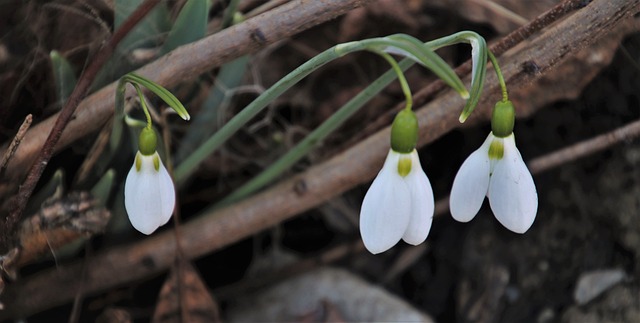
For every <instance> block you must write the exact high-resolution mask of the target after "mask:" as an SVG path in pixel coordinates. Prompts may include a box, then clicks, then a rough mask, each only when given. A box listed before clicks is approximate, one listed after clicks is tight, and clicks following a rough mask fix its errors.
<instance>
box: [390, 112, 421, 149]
mask: <svg viewBox="0 0 640 323" xmlns="http://www.w3.org/2000/svg"><path fill="white" fill-rule="evenodd" d="M417 143H418V118H417V117H416V114H415V113H413V111H411V110H409V109H404V110H402V111H400V112H399V113H398V115H397V116H396V118H395V119H394V120H393V125H392V126H391V149H393V150H394V151H396V152H399V153H403V154H408V153H410V152H412V151H413V149H414V148H416V144H417Z"/></svg>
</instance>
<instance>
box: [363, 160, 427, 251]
mask: <svg viewBox="0 0 640 323" xmlns="http://www.w3.org/2000/svg"><path fill="white" fill-rule="evenodd" d="M433 208H434V201H433V190H432V189H431V183H429V179H428V178H427V175H426V174H425V173H424V171H423V170H422V167H421V165H420V159H419V158H418V153H417V152H416V150H415V149H414V150H413V151H412V152H411V153H408V154H402V153H398V152H395V151H393V149H390V150H389V154H388V155H387V159H386V160H385V162H384V166H382V170H380V172H379V173H378V176H377V177H376V178H375V180H374V181H373V183H372V184H371V187H370V188H369V191H367V194H366V195H365V197H364V200H363V201H362V208H361V210H360V234H361V236H362V241H363V242H364V245H365V247H366V248H367V250H369V252H371V253H373V254H377V253H381V252H384V251H386V250H388V249H389V248H391V247H393V246H394V245H395V244H396V243H398V241H400V239H402V240H404V241H405V242H407V243H409V244H412V245H418V244H420V243H422V242H424V240H425V239H427V235H428V234H429V230H430V229H431V222H432V220H433Z"/></svg>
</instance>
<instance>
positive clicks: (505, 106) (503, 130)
mask: <svg viewBox="0 0 640 323" xmlns="http://www.w3.org/2000/svg"><path fill="white" fill-rule="evenodd" d="M515 116H516V112H515V108H514V107H513V103H511V101H508V100H507V101H500V102H498V103H496V105H495V107H494V108H493V115H492V116H491V131H492V132H493V134H494V135H495V136H496V137H498V138H504V137H507V136H509V135H510V134H511V133H513V124H514V122H515Z"/></svg>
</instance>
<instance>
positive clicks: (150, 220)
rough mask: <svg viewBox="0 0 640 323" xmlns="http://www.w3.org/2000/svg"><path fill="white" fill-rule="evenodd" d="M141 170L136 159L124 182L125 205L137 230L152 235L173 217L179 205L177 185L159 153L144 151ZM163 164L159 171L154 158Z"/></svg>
mask: <svg viewBox="0 0 640 323" xmlns="http://www.w3.org/2000/svg"><path fill="white" fill-rule="evenodd" d="M136 158H140V160H141V167H140V170H139V171H137V170H136V165H135V162H134V164H133V167H131V170H130V171H129V174H128V175H127V180H126V182H125V184H124V205H125V208H126V209H127V214H128V215H129V221H131V225H133V227H134V228H136V230H138V231H140V232H142V233H144V234H151V233H153V231H155V230H156V229H157V228H158V227H160V226H162V225H164V224H165V223H167V222H168V221H169V219H170V218H171V214H172V213H173V208H174V206H175V202H176V197H175V188H174V186H173V181H172V180H171V176H169V173H168V172H167V169H166V168H165V167H164V165H163V164H162V161H161V160H160V157H159V156H158V153H155V154H153V155H151V156H144V155H142V154H141V153H140V152H138V154H137V155H136ZM154 158H158V161H159V163H160V167H159V169H158V170H157V171H156V169H155V166H154V164H153V159H154Z"/></svg>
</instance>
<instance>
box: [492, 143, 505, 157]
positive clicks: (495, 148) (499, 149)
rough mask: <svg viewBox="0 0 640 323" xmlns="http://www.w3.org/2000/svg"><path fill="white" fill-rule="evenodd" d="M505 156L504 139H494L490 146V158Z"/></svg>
mask: <svg viewBox="0 0 640 323" xmlns="http://www.w3.org/2000/svg"><path fill="white" fill-rule="evenodd" d="M502 156H504V144H503V143H502V140H494V141H492V142H491V145H490V146H489V158H490V159H498V160H499V159H502Z"/></svg>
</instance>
